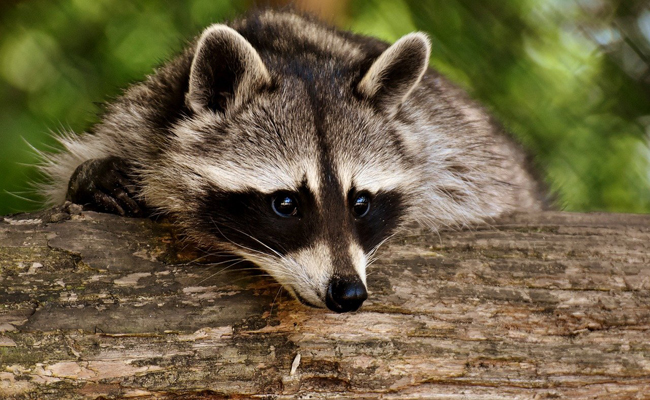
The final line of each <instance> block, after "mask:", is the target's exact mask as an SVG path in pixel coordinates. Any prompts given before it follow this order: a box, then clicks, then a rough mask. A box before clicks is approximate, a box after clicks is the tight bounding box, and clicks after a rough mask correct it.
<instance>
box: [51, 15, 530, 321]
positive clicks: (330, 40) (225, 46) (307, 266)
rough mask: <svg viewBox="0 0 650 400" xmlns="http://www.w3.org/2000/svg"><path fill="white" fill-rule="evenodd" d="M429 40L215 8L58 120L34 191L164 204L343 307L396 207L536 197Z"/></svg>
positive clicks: (482, 206) (400, 219)
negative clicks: (179, 38) (54, 142)
mask: <svg viewBox="0 0 650 400" xmlns="http://www.w3.org/2000/svg"><path fill="white" fill-rule="evenodd" d="M430 52H431V45H430V41H429V39H428V37H427V35H426V34H424V33H419V32H416V33H411V34H408V35H406V36H404V37H402V38H401V39H399V40H398V41H397V42H396V43H394V44H392V45H389V44H387V43H385V42H383V41H380V40H378V39H374V38H371V37H366V36H362V35H358V34H353V33H350V32H346V31H340V30H337V29H335V28H334V27H331V26H328V25H327V24H324V23H322V22H319V21H318V20H316V19H314V18H313V17H309V16H305V15H301V14H297V13H295V12H292V11H274V10H265V11H259V12H256V13H252V14H249V15H247V16H245V17H243V18H240V19H237V20H234V21H233V22H231V23H228V24H215V25H212V26H210V27H208V28H207V29H205V31H203V33H202V34H201V35H200V36H199V37H198V38H196V39H195V40H194V41H192V42H191V43H190V45H189V46H188V48H187V49H186V50H185V51H184V52H182V54H180V55H179V56H177V57H176V58H174V59H173V60H171V61H170V62H168V63H167V64H164V65H163V66H162V67H160V68H159V69H157V70H155V72H154V73H153V74H152V75H150V76H148V77H147V78H146V80H145V81H144V82H141V83H138V84H135V85H133V86H131V87H130V88H128V89H127V90H126V91H125V92H124V94H123V95H122V96H121V97H119V98H118V99H117V100H115V101H114V102H112V103H110V104H107V105H106V107H105V112H104V115H103V117H102V120H101V122H99V123H98V124H96V125H95V126H93V127H92V129H91V130H90V131H89V132H87V133H85V134H82V135H79V136H76V135H73V134H64V135H63V136H62V137H60V138H59V139H60V141H61V143H62V145H63V147H64V150H63V151H62V152H61V153H59V154H51V155H49V156H47V158H46V160H45V162H44V163H43V165H42V171H43V172H44V174H45V175H46V176H47V177H48V179H47V182H46V183H45V184H44V185H43V187H42V189H43V193H44V195H45V196H46V197H47V200H48V202H49V203H50V204H57V203H62V202H63V201H65V200H69V201H72V202H74V203H78V204H82V205H84V206H85V208H86V209H89V210H96V211H103V212H109V213H116V214H119V215H124V216H135V217H143V216H149V215H152V214H165V215H168V216H169V217H170V218H171V219H172V220H173V221H175V224H177V226H178V228H179V229H180V230H181V231H182V232H183V233H184V234H185V235H186V237H187V238H189V239H190V240H192V241H193V242H195V243H196V244H197V245H199V246H204V247H208V248H213V249H219V250H225V251H228V252H231V253H233V254H235V255H237V256H240V257H242V258H244V259H246V260H249V261H251V262H253V263H254V264H256V265H257V266H259V267H260V268H261V269H262V270H264V271H266V272H267V273H269V274H270V275H272V276H273V277H274V278H275V279H276V280H277V281H278V282H279V283H280V284H282V285H283V287H284V288H286V290H287V291H289V292H290V293H291V294H292V295H293V296H294V297H295V298H296V299H298V300H299V301H300V302H302V303H303V304H305V305H309V306H314V307H327V308H329V309H330V310H332V311H335V312H348V311H355V310H357V309H359V307H360V306H361V305H362V303H363V302H364V301H365V300H366V298H367V296H368V292H367V287H366V267H367V264H368V260H369V258H370V257H371V256H372V255H373V253H374V252H375V251H376V250H377V248H378V247H379V246H380V245H381V244H382V243H383V242H385V241H386V240H387V239H388V238H390V237H391V236H392V235H393V234H395V233H396V232H398V231H399V230H400V229H402V228H403V227H405V226H407V225H409V224H410V223H413V222H417V223H419V224H421V225H425V226H427V227H429V228H431V229H433V230H437V229H440V228H441V227H459V226H465V225H469V224H473V223H477V222H480V221H483V220H485V219H487V218H492V217H496V216H498V215H500V214H503V213H505V212H510V211H513V210H517V209H525V210H533V209H539V208H540V207H541V206H542V202H541V201H540V197H539V188H538V183H537V181H536V180H535V179H534V178H533V176H532V175H531V174H530V173H529V172H528V170H527V168H526V166H525V162H524V161H525V155H524V153H523V152H522V151H521V150H520V149H519V147H518V146H517V145H516V144H515V143H514V142H513V141H512V140H510V139H509V138H508V137H507V136H505V135H504V134H503V133H502V131H501V130H500V129H499V128H497V127H496V126H495V125H494V124H493V123H492V122H491V119H490V117H489V115H488V114H487V113H486V112H485V111H484V110H483V109H482V108H481V107H479V106H477V105H475V104H474V103H473V102H471V101H470V100H468V98H467V96H466V95H465V94H464V93H463V92H462V91H461V90H459V89H457V88H456V87H455V86H453V85H452V84H450V83H449V82H448V81H447V80H445V79H444V78H443V77H442V76H440V74H439V73H438V72H436V71H434V70H432V69H430V68H428V64H429V56H430Z"/></svg>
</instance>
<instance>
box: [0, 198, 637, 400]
mask: <svg viewBox="0 0 650 400" xmlns="http://www.w3.org/2000/svg"><path fill="white" fill-rule="evenodd" d="M198 254H199V255H200V253H198ZM194 257H197V253H196V251H194V250H187V249H183V247H182V245H179V242H178V240H177V239H176V238H175V237H174V235H173V234H172V231H171V229H170V227H169V226H168V225H166V224H164V223H154V222H151V221H149V220H138V219H124V218H119V217H116V216H111V215H104V214H97V213H91V212H80V211H79V210H77V209H75V208H74V207H68V208H61V209H55V210H50V211H47V212H43V213H39V214H31V215H17V216H11V217H5V218H4V220H0V398H9V399H69V398H70V399H73V398H74V399H77V398H98V397H100V398H127V397H128V398H144V399H149V398H160V399H220V398H230V397H234V398H248V397H258V398H265V399H276V398H277V399H284V398H295V397H305V398H387V399H406V398H408V399H412V398H435V399H461V398H462V399H502V398H513V399H515V398H516V399H519V398H521V399H529V398H535V399H546V398H548V399H555V398H589V399H593V398H602V399H649V398H650V267H649V264H650V216H639V215H613V214H609V215H607V214H569V213H542V214H535V215H514V216H511V217H507V218H504V219H502V220H501V221H497V222H495V223H494V224H492V225H491V226H482V227H477V228H474V229H472V230H466V231H460V232H443V233H441V235H440V236H438V235H435V234H430V233H425V232H421V231H414V232H413V234H412V235H410V236H402V237H400V238H395V239H394V240H393V241H392V242H390V243H389V244H388V245H386V246H385V247H384V248H383V250H382V251H381V252H380V254H379V256H378V260H377V261H376V262H375V263H374V264H373V265H372V267H371V268H370V275H369V277H368V284H369V289H370V298H369V299H368V301H367V302H366V303H365V304H364V306H363V308H362V310H361V311H360V312H357V313H353V314H341V315H338V314H333V313H330V312H327V311H325V310H316V309H308V308H305V307H303V306H301V305H299V304H298V303H296V302H295V301H294V300H291V299H290V298H288V296H287V295H286V294H281V295H280V296H277V298H276V295H277V293H278V289H279V286H278V285H277V284H275V283H273V282H272V281H270V280H269V279H268V278H265V277H264V276H260V275H259V274H258V275H256V274H252V273H250V272H248V271H241V270H240V271H238V270H237V268H238V267H240V266H242V264H239V265H238V266H234V267H231V268H230V269H227V270H223V269H224V268H225V266H227V265H228V263H225V264H222V265H202V264H200V263H197V262H194V263H187V262H184V260H185V261H187V260H191V259H192V258H194ZM274 300H275V302H274ZM298 355H299V356H300V359H299V360H297V356H298ZM292 365H293V366H294V368H293V372H292Z"/></svg>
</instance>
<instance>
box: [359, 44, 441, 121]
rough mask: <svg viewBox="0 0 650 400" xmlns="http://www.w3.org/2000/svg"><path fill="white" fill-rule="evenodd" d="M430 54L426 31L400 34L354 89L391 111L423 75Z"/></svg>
mask: <svg viewBox="0 0 650 400" xmlns="http://www.w3.org/2000/svg"><path fill="white" fill-rule="evenodd" d="M430 54H431V42H430V41H429V37H428V36H427V35H426V34H424V33H422V32H415V33H410V34H408V35H406V36H403V37H402V38H401V39H399V40H398V41H397V42H395V43H394V44H393V45H392V46H390V47H389V48H388V49H386V50H385V51H384V52H383V53H382V54H381V55H380V56H379V57H378V58H377V59H376V60H375V61H374V62H373V64H372V66H371V67H370V69H369V70H368V72H366V74H365V76H364V77H363V79H362V80H361V82H360V83H359V85H358V86H357V91H358V92H359V93H360V94H361V95H362V96H364V97H366V98H367V99H370V100H371V101H373V102H374V103H376V104H377V105H378V106H379V107H380V108H381V109H383V110H384V111H386V112H387V113H389V114H390V115H392V114H394V113H395V112H397V110H398V109H399V106H400V105H401V104H402V103H403V102H404V100H406V98H407V97H408V96H409V94H410V93H411V91H412V90H413V89H414V88H415V86H416V85H417V84H418V83H419V82H420V80H421V79H422V76H423V75H424V73H425V72H426V70H427V67H428V65H429V56H430Z"/></svg>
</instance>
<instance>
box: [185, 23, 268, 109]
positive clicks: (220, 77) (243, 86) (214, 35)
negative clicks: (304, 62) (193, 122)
mask: <svg viewBox="0 0 650 400" xmlns="http://www.w3.org/2000/svg"><path fill="white" fill-rule="evenodd" d="M270 83H271V77H270V75H269V72H268V70H267V69H266V66H265V65H264V63H263V62H262V59H261V58H260V55H259V54H258V52H257V50H255V48H254V47H253V46H252V45H251V44H250V43H249V42H248V40H246V39H245V38H244V37H243V36H242V35H241V34H240V33H239V32H237V31H236V30H234V29H232V28H231V27H229V26H226V25H222V24H215V25H212V26H210V27H209V28H207V29H206V30H205V31H204V32H203V34H202V35H201V37H200V38H199V41H198V43H197V44H196V51H195V53H194V60H193V61H192V67H191V70H190V79H189V88H188V92H187V94H186V97H185V101H186V103H187V106H188V107H189V108H190V109H192V110H193V111H194V112H199V111H201V110H205V109H209V110H212V111H214V112H224V111H225V110H226V107H229V106H237V105H238V104H242V103H243V102H245V101H246V100H248V99H249V98H250V97H251V96H253V95H254V94H255V93H257V92H258V91H259V90H261V89H262V88H264V87H265V86H268V85H269V84H270Z"/></svg>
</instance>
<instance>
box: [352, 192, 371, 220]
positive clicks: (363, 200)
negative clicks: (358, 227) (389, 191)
mask: <svg viewBox="0 0 650 400" xmlns="http://www.w3.org/2000/svg"><path fill="white" fill-rule="evenodd" d="M368 211H370V195H369V194H368V193H367V192H361V193H359V194H357V196H356V198H355V199H354V202H353V203H352V214H354V216H355V217H356V218H363V217H365V216H366V215H367V214H368Z"/></svg>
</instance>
